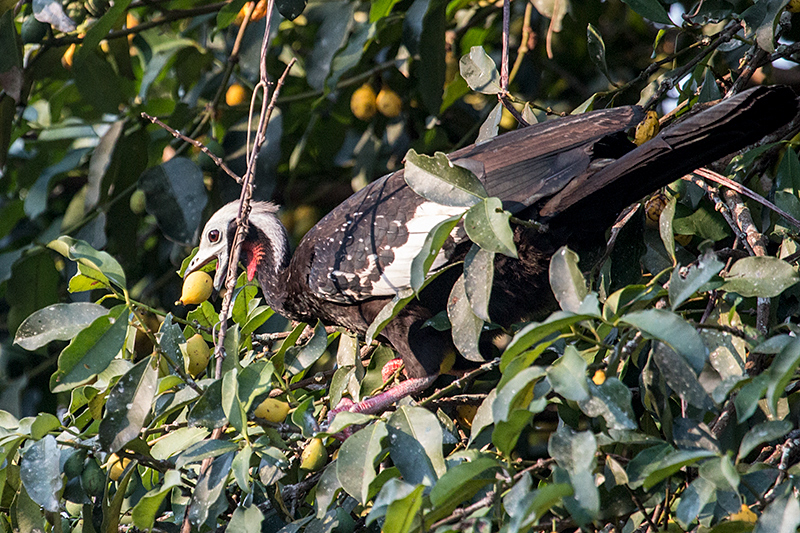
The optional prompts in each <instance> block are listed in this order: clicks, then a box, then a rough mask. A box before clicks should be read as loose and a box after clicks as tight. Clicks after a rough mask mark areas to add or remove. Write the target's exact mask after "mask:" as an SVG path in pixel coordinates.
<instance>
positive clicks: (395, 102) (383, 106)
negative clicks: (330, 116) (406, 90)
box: [350, 83, 403, 121]
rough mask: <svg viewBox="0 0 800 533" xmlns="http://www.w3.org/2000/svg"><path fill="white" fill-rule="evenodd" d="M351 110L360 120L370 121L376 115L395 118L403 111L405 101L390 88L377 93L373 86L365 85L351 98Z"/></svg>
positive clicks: (384, 88)
mask: <svg viewBox="0 0 800 533" xmlns="http://www.w3.org/2000/svg"><path fill="white" fill-rule="evenodd" d="M350 110H351V111H352V112H353V116H355V117H356V118H357V119H359V120H364V121H366V120H370V119H371V118H372V117H374V116H375V114H376V113H380V114H381V115H383V116H384V117H386V118H395V117H397V116H399V115H400V112H401V111H402V110H403V99H402V98H400V95H399V94H397V93H396V92H394V91H393V90H392V89H390V88H388V87H383V88H382V89H381V90H380V92H379V93H377V94H376V93H375V89H373V88H372V85H370V84H369V83H365V84H364V85H362V86H361V87H359V88H358V89H356V90H355V91H354V92H353V95H352V96H351V97H350Z"/></svg>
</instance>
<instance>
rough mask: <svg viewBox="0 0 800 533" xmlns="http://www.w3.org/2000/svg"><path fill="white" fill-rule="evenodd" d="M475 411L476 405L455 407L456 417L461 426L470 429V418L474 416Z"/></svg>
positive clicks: (476, 410) (476, 409)
mask: <svg viewBox="0 0 800 533" xmlns="http://www.w3.org/2000/svg"><path fill="white" fill-rule="evenodd" d="M477 412H478V406H477V405H459V406H458V407H456V415H457V416H456V418H458V421H459V422H460V423H461V425H462V426H464V427H466V428H467V429H472V420H473V419H474V418H475V413H477Z"/></svg>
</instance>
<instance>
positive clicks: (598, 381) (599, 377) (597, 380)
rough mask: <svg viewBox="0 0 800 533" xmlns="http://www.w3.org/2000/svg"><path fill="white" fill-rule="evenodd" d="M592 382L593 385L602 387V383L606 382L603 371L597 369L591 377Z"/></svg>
mask: <svg viewBox="0 0 800 533" xmlns="http://www.w3.org/2000/svg"><path fill="white" fill-rule="evenodd" d="M592 381H593V382H594V384H595V385H602V384H603V383H605V382H606V372H605V370H603V369H602V368H599V369H597V371H596V372H595V373H594V376H592Z"/></svg>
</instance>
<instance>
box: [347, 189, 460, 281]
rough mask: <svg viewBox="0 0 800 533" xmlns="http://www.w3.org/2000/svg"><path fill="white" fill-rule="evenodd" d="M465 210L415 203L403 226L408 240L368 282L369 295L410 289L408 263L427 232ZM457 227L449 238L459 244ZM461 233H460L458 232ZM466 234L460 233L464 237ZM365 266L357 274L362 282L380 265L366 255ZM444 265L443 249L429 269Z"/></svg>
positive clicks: (445, 259)
mask: <svg viewBox="0 0 800 533" xmlns="http://www.w3.org/2000/svg"><path fill="white" fill-rule="evenodd" d="M466 210H467V208H466V207H453V206H447V205H441V204H437V203H435V202H423V203H421V204H419V205H418V206H417V208H416V210H415V211H414V214H413V215H412V216H411V217H410V218H409V220H408V222H407V223H406V228H407V229H408V240H407V241H406V242H405V243H404V244H403V245H402V246H399V247H397V248H395V249H394V250H393V251H394V261H392V262H391V263H389V264H387V265H382V271H381V277H380V279H379V280H378V281H376V282H372V291H371V292H372V294H373V295H375V296H394V295H395V294H397V293H399V292H400V291H401V290H403V289H407V288H409V287H410V286H411V262H412V261H414V258H415V257H417V254H419V252H420V250H422V246H423V245H424V244H425V238H426V237H427V236H428V233H430V231H431V230H432V229H433V228H434V226H436V225H437V224H438V223H440V222H442V221H443V220H445V219H448V218H450V217H452V216H454V215H460V214H462V213H463V212H464V211H466ZM458 229H459V228H456V229H454V230H453V231H452V232H451V236H452V237H453V238H454V239H456V241H457V242H458V241H459V237H460V234H459V232H458ZM462 233H463V230H462ZM465 237H466V234H464V238H465ZM367 259H368V261H369V266H368V267H367V268H366V269H365V270H363V271H362V272H360V273H359V277H361V278H362V279H363V280H366V279H367V277H368V276H369V275H370V273H372V272H374V270H375V269H380V268H381V265H378V264H377V263H376V259H377V257H376V256H375V255H374V254H373V255H369V256H368V258H367ZM446 262H447V257H445V254H444V250H442V251H440V252H439V255H437V256H436V259H435V260H434V262H433V266H432V268H431V269H432V270H433V269H436V268H439V267H441V266H443V265H444V264H445V263H446Z"/></svg>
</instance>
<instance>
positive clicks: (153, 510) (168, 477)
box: [131, 470, 181, 530]
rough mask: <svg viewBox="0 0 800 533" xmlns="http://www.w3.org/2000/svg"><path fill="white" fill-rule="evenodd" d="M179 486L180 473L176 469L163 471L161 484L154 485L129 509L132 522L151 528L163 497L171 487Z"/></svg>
mask: <svg viewBox="0 0 800 533" xmlns="http://www.w3.org/2000/svg"><path fill="white" fill-rule="evenodd" d="M180 486H181V473H180V472H179V471H177V470H167V471H166V472H165V473H164V479H163V482H162V484H161V485H160V486H157V487H154V488H153V489H152V490H151V491H149V492H148V493H147V494H145V495H144V496H142V498H141V499H140V500H139V501H138V502H137V503H136V505H134V507H133V510H132V511H131V518H132V519H133V524H134V525H135V526H136V527H138V528H139V529H142V530H146V529H150V528H152V527H153V524H154V523H155V520H156V515H157V514H158V511H159V509H160V508H161V503H162V502H163V501H164V498H166V497H167V495H168V494H170V493H171V492H172V489H173V488H175V487H180Z"/></svg>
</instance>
